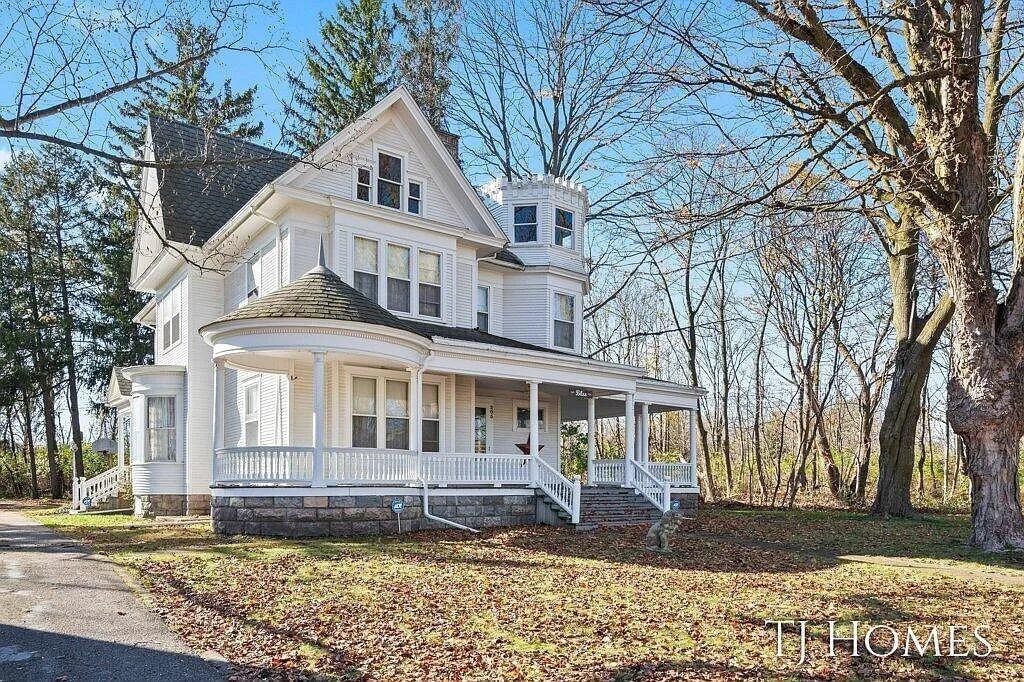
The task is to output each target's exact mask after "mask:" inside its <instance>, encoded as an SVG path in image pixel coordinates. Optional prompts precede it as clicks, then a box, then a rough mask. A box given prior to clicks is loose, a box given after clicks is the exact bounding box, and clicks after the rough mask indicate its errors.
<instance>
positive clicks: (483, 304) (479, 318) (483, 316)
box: [476, 287, 491, 332]
mask: <svg viewBox="0 0 1024 682" xmlns="http://www.w3.org/2000/svg"><path fill="white" fill-rule="evenodd" d="M490 316H491V290H490V289H488V288H487V287H477V288H476V328H477V329H479V330H480V331H482V332H485V331H487V330H488V327H489V325H490Z"/></svg>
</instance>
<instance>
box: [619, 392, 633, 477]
mask: <svg viewBox="0 0 1024 682" xmlns="http://www.w3.org/2000/svg"><path fill="white" fill-rule="evenodd" d="M625 421H626V433H625V438H624V440H625V441H626V461H625V462H623V468H624V473H623V477H622V479H623V480H622V482H623V484H625V485H632V483H633V472H632V469H631V467H630V462H631V461H633V459H634V458H635V457H636V434H635V433H634V431H635V427H636V396H635V395H634V394H633V393H627V394H626V419H625Z"/></svg>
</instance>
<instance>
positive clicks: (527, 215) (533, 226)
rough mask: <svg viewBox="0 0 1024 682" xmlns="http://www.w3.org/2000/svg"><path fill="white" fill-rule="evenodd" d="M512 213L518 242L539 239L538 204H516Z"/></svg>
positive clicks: (514, 231)
mask: <svg viewBox="0 0 1024 682" xmlns="http://www.w3.org/2000/svg"><path fill="white" fill-rule="evenodd" d="M512 214H513V215H512V222H513V226H512V227H513V233H514V236H515V239H516V243H517V244H518V243H521V242H535V241H537V205H536V204H533V205H531V206H516V207H515V208H514V209H512Z"/></svg>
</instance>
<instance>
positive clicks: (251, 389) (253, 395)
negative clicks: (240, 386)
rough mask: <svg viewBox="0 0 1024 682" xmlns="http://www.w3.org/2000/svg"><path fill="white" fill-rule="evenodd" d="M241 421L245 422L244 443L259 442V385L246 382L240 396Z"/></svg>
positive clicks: (252, 443) (254, 443) (253, 443)
mask: <svg viewBox="0 0 1024 682" xmlns="http://www.w3.org/2000/svg"><path fill="white" fill-rule="evenodd" d="M242 408H243V409H242V411H243V421H244V422H245V444H246V445H259V444H260V386H259V383H257V382H253V383H250V384H247V385H246V386H245V389H244V391H243V398H242Z"/></svg>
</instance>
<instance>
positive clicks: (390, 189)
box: [377, 152, 402, 209]
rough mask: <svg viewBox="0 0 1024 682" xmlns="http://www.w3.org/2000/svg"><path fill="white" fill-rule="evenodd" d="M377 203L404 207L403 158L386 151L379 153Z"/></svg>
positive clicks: (391, 206) (392, 206) (390, 206)
mask: <svg viewBox="0 0 1024 682" xmlns="http://www.w3.org/2000/svg"><path fill="white" fill-rule="evenodd" d="M377 203H378V204H380V205H381V206H387V207H388V208H398V209H400V208H402V160H401V159H400V158H398V157H397V156H391V155H390V154H385V153H384V152H380V153H379V154H378V155H377Z"/></svg>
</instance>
